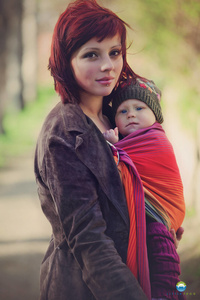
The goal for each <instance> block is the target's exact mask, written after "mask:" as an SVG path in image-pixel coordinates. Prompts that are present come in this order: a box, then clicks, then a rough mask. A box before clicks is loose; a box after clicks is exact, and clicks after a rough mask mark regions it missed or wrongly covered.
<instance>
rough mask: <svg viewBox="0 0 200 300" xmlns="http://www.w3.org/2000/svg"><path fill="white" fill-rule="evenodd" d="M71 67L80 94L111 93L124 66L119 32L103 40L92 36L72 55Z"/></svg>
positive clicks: (101, 94) (104, 94) (98, 94)
mask: <svg viewBox="0 0 200 300" xmlns="http://www.w3.org/2000/svg"><path fill="white" fill-rule="evenodd" d="M71 67H72V72H73V74H74V78H75V80H76V82H77V84H78V85H79V87H80V96H81V95H82V94H85V95H86V96H87V97H88V96H90V97H91V96H92V97H94V96H95V97H97V96H98V97H99V96H101V97H102V96H107V95H109V94H110V93H111V92H112V90H113V88H114V87H115V85H116V83H117V81H118V79H119V76H120V73H121V70H122V67H123V59H122V46H121V38H120V36H119V35H118V34H117V35H115V36H114V37H112V38H105V39H104V40H103V41H101V42H98V41H97V38H92V39H91V40H89V41H88V42H87V43H85V44H84V45H83V46H81V47H80V48H79V49H78V50H77V51H76V52H75V53H74V54H73V55H72V58H71Z"/></svg>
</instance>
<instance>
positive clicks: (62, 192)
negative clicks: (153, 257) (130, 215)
mask: <svg viewBox="0 0 200 300" xmlns="http://www.w3.org/2000/svg"><path fill="white" fill-rule="evenodd" d="M88 155H89V154H88ZM45 161H46V162H45V167H46V176H45V177H46V184H47V186H48V188H49V190H50V193H51V195H52V198H53V200H54V203H55V206H56V210H57V213H58V215H59V218H60V221H61V224H62V227H63V230H64V233H65V237H66V240H67V243H68V245H69V248H70V249H71V252H72V253H73V255H74V258H75V259H76V260H77V262H78V264H79V266H80V268H81V270H82V274H83V280H84V281H85V283H86V284H87V286H88V287H89V289H90V290H91V292H92V293H93V295H94V296H95V298H96V299H98V300H114V299H115V300H124V299H126V300H133V299H135V300H140V299H147V298H146V296H145V294H144V293H143V291H142V289H141V287H140V286H139V284H138V282H137V280H136V279H135V277H134V276H133V274H132V273H131V272H130V270H129V269H128V268H127V266H126V265H125V264H124V263H123V262H122V260H121V257H120V256H119V254H118V252H117V251H116V248H115V246H114V243H113V241H112V240H111V239H110V238H109V237H108V236H106V235H105V230H106V224H105V220H104V219H103V216H102V212H101V209H100V205H99V199H98V193H97V181H96V178H95V177H94V175H93V174H92V173H91V171H90V170H89V169H88V168H87V167H86V166H85V165H84V164H83V163H82V162H81V161H80V160H79V159H78V157H77V155H76V152H75V150H74V148H73V147H72V146H69V145H68V144H67V143H66V141H64V140H63V139H60V138H58V137H55V138H54V139H51V142H50V144H49V147H48V151H47V153H46V157H45Z"/></svg>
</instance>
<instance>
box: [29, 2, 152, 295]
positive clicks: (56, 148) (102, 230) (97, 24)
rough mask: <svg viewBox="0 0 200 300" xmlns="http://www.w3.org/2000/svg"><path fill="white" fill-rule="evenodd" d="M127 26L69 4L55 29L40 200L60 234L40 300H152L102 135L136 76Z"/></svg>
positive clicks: (92, 6) (39, 156)
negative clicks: (135, 260) (114, 102)
mask: <svg viewBox="0 0 200 300" xmlns="http://www.w3.org/2000/svg"><path fill="white" fill-rule="evenodd" d="M125 25H126V24H125V23H124V22H123V21H122V20H121V19H120V18H118V17H117V16H116V15H115V14H114V13H113V12H111V11H109V10H107V9H105V8H102V7H101V6H99V5H98V4H97V3H96V1H95V0H89V1H88V0H87V1H75V2H74V3H71V4H69V6H68V8H67V9H66V10H65V12H64V13H63V14H62V15H61V16H60V17H59V19H58V22H57V24H56V26H55V30H54V34H53V40H52V49H51V56H50V60H49V69H50V70H51V74H52V76H53V77H54V81H55V89H56V91H57V92H58V93H59V94H60V96H61V102H60V103H58V104H57V105H56V107H55V108H54V109H53V110H52V111H51V112H50V114H49V115H48V116H47V118H46V120H45V122H44V125H43V127H42V130H41V133H40V136H39V139H38V143H37V148H36V154H35V175H36V180H37V184H38V194H39V198H40V201H41V206H42V209H43V212H44V214H45V215H46V217H47V219H48V220H49V222H50V223H51V226H52V231H53V235H52V240H51V242H50V245H49V248H48V250H47V253H46V255H45V257H44V260H43V262H42V266H41V276H40V299H41V300H44V299H48V300H65V299H66V300H92V299H99V300H112V299H113V300H124V299H126V300H133V299H135V300H139V299H147V297H146V295H145V293H144V292H143V290H142V289H141V287H140V285H139V283H138V281H137V279H136V278H135V276H134V275H133V273H132V272H131V271H130V269H129V268H128V267H127V265H126V259H127V247H128V239H129V216H128V209H127V205H126V199H125V196H124V192H123V187H122V183H121V181H120V177H119V174H118V170H117V167H116V164H115V161H114V159H113V155H112V151H111V149H110V146H109V145H108V144H107V142H106V141H105V139H104V137H103V135H102V133H103V132H104V131H106V130H107V129H109V128H111V124H110V121H109V120H108V118H107V117H106V116H105V115H104V114H103V112H102V108H103V97H104V96H108V95H109V94H110V93H111V92H112V90H113V89H114V88H115V86H116V85H117V84H118V82H119V81H120V80H123V77H124V76H126V77H130V76H131V77H136V75H135V74H134V73H133V72H132V71H131V69H130V68H129V66H128V64H127V62H126V27H125ZM144 234H145V232H144ZM145 249H146V248H145ZM148 286H149V285H148V282H147V283H146V287H148ZM147 290H148V288H147ZM147 293H149V290H148V292H147ZM149 295H150V294H149Z"/></svg>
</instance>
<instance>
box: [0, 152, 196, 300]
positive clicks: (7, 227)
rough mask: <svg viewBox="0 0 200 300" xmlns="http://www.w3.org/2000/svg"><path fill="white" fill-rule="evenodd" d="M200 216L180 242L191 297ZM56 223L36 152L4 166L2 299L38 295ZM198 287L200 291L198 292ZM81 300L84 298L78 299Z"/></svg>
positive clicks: (0, 176)
mask: <svg viewBox="0 0 200 300" xmlns="http://www.w3.org/2000/svg"><path fill="white" fill-rule="evenodd" d="M199 225H200V221H197V220H195V219H192V218H189V219H187V218H186V221H185V224H184V227H185V234H184V237H183V240H182V242H181V244H180V246H179V249H178V252H179V254H180V256H181V261H182V264H181V267H182V274H183V275H182V277H181V279H182V280H183V281H184V282H185V283H186V284H187V289H186V291H187V292H188V293H189V294H192V295H190V296H188V298H187V299H192V300H199V299H200V236H199V234H198V232H199V228H200V227H199ZM49 236H50V226H49V224H48V222H47V221H46V219H45V218H44V216H43V214H42V211H41V208H40V204H39V200H38V197H37V192H36V185H35V179H34V174H33V153H31V154H29V155H27V156H26V157H23V158H22V157H21V158H18V159H17V160H13V161H11V162H10V166H8V167H7V168H5V169H2V170H0V270H1V272H0V299H1V300H37V299H38V295H39V268H40V262H41V260H42V257H43V255H44V252H45V250H46V248H47V245H48V240H49ZM194 293H195V294H196V295H194ZM76 300H79V299H76Z"/></svg>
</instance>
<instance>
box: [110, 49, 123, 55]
mask: <svg viewBox="0 0 200 300" xmlns="http://www.w3.org/2000/svg"><path fill="white" fill-rule="evenodd" d="M121 53H122V50H121V49H120V50H113V51H111V53H110V56H119V55H120V54H121Z"/></svg>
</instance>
